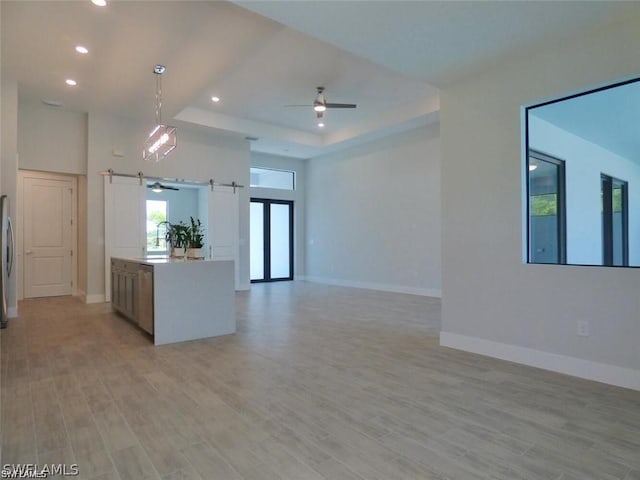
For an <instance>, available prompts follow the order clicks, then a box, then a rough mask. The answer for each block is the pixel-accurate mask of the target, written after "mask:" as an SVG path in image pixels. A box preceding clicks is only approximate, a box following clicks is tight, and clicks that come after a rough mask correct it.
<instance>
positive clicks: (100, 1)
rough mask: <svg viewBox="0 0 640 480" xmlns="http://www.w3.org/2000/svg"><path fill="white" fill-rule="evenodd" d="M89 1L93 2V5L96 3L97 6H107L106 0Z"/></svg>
mask: <svg viewBox="0 0 640 480" xmlns="http://www.w3.org/2000/svg"><path fill="white" fill-rule="evenodd" d="M91 3H93V4H94V5H97V6H98V7H106V6H107V0H91Z"/></svg>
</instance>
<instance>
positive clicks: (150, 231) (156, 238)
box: [147, 200, 169, 255]
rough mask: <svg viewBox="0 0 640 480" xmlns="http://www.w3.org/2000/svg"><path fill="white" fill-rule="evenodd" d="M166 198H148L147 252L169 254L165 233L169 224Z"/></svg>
mask: <svg viewBox="0 0 640 480" xmlns="http://www.w3.org/2000/svg"><path fill="white" fill-rule="evenodd" d="M166 221H167V202H166V200H147V253H148V254H150V255H168V253H169V252H168V250H167V242H166V240H165V233H166V231H167V224H166V223H162V222H166Z"/></svg>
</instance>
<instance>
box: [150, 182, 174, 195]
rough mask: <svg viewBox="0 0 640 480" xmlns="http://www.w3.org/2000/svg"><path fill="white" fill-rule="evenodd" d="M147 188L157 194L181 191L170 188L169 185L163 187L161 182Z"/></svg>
mask: <svg viewBox="0 0 640 480" xmlns="http://www.w3.org/2000/svg"><path fill="white" fill-rule="evenodd" d="M147 188H150V189H151V190H152V191H153V192H155V193H161V192H162V191H163V190H180V189H179V188H176V187H170V186H169V185H163V184H161V183H160V182H155V183H152V184H151V185H147Z"/></svg>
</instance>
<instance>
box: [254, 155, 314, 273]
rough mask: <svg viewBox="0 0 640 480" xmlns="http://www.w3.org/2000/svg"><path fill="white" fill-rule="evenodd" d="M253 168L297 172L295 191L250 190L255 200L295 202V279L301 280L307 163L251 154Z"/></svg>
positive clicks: (303, 255)
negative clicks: (267, 199) (266, 199)
mask: <svg viewBox="0 0 640 480" xmlns="http://www.w3.org/2000/svg"><path fill="white" fill-rule="evenodd" d="M251 166H252V167H263V168H275V169H279V170H288V171H291V172H295V182H296V185H295V190H294V191H291V190H281V189H277V188H255V187H254V188H251V189H250V194H251V197H253V198H269V199H271V200H292V201H293V216H294V219H293V229H294V232H293V233H294V234H293V253H294V261H293V275H294V278H301V277H303V276H304V274H305V269H304V267H305V225H306V223H305V191H306V171H307V161H306V160H300V159H297V158H290V157H280V156H277V155H269V154H266V153H257V152H251Z"/></svg>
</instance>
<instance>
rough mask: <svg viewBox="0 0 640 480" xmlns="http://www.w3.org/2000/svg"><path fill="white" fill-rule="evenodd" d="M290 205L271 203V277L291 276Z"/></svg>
mask: <svg viewBox="0 0 640 480" xmlns="http://www.w3.org/2000/svg"><path fill="white" fill-rule="evenodd" d="M291 210H292V209H291V205H287V204H280V203H272V204H271V225H270V236H271V238H270V242H269V243H270V250H269V254H270V256H271V262H270V263H271V272H270V277H271V279H272V280H273V279H276V278H291V276H292V275H291V258H290V257H291V242H290V241H289V238H290V237H291V233H292V232H291V225H292V218H291Z"/></svg>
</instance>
